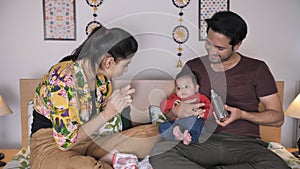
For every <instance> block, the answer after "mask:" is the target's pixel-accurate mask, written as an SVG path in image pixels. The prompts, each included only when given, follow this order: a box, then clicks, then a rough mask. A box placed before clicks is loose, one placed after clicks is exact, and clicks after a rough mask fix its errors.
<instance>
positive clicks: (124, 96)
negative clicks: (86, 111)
mask: <svg viewBox="0 0 300 169" xmlns="http://www.w3.org/2000/svg"><path fill="white" fill-rule="evenodd" d="M134 92H135V89H132V88H131V86H130V85H127V86H125V87H123V88H122V89H121V90H115V91H114V92H113V94H112V95H111V96H110V98H109V99H108V102H107V104H106V106H105V108H104V110H103V111H102V112H101V113H99V114H97V115H96V116H95V117H94V118H93V119H91V120H89V121H88V122H87V123H85V124H83V125H81V126H80V127H79V128H78V131H77V138H76V141H75V142H74V143H73V144H72V145H71V146H69V147H68V148H66V149H64V150H69V149H72V147H73V146H74V145H76V144H78V143H80V142H82V141H83V140H85V139H87V138H88V137H92V136H93V134H94V133H95V132H96V131H97V130H98V129H99V128H100V127H102V126H103V125H104V124H106V122H107V121H109V120H110V119H112V118H113V117H115V116H117V115H119V114H120V113H121V112H122V110H123V109H124V108H125V107H127V106H129V105H130V104H131V103H132V97H131V96H130V95H131V94H132V93H134Z"/></svg>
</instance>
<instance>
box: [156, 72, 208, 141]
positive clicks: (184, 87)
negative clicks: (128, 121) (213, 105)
mask: <svg viewBox="0 0 300 169" xmlns="http://www.w3.org/2000/svg"><path fill="white" fill-rule="evenodd" d="M199 87H200V86H199V85H198V84H197V80H196V78H195V76H194V75H193V74H192V73H190V72H180V73H179V74H178V75H177V76H176V78H175V93H174V94H172V95H171V96H169V97H168V99H166V100H164V101H162V102H161V104H160V109H161V111H162V112H163V113H164V114H167V113H168V112H169V111H170V110H171V109H172V108H173V107H174V106H175V105H177V104H180V103H181V101H185V100H190V99H196V100H197V101H196V103H199V102H201V103H204V104H205V105H204V109H205V112H204V114H203V115H202V117H199V116H190V117H184V118H178V117H177V118H175V119H174V120H172V121H168V122H163V123H161V124H160V126H159V133H160V134H161V136H162V138H164V139H166V140H174V141H175V140H180V141H183V143H184V144H186V145H189V144H194V143H196V142H197V141H198V139H199V137H200V133H201V130H202V128H203V126H204V121H205V119H206V118H207V116H208V113H209V111H210V101H209V99H208V98H207V97H206V96H205V95H203V94H200V93H199ZM194 111H198V109H197V110H194Z"/></svg>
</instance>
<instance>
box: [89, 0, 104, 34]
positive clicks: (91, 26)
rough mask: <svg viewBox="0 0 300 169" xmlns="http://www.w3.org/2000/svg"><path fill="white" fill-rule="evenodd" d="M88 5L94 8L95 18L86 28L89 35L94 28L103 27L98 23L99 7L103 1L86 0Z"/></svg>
mask: <svg viewBox="0 0 300 169" xmlns="http://www.w3.org/2000/svg"><path fill="white" fill-rule="evenodd" d="M86 2H87V4H88V5H89V6H90V7H92V8H93V12H94V13H93V17H94V20H93V21H91V22H89V23H88V24H87V26H86V27H85V33H86V34H87V35H89V34H90V33H91V32H92V31H93V29H94V28H96V27H98V26H101V24H100V22H98V21H97V16H98V15H97V11H98V7H99V6H100V5H101V4H102V2H103V0H86Z"/></svg>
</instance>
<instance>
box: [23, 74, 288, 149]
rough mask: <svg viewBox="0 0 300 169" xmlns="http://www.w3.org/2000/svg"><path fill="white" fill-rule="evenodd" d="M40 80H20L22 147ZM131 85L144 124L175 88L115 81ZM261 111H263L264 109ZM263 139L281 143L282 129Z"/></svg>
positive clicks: (266, 132) (265, 132) (268, 131)
mask: <svg viewBox="0 0 300 169" xmlns="http://www.w3.org/2000/svg"><path fill="white" fill-rule="evenodd" d="M38 82H39V79H20V104H21V122H22V147H23V148H25V147H27V145H28V103H29V101H30V100H32V98H33V95H34V90H35V87H36V86H37V84H38ZM128 83H130V84H131V85H132V86H133V87H134V88H135V89H136V93H135V94H134V95H133V99H134V102H133V104H132V106H131V113H132V114H133V116H132V119H131V120H132V121H135V122H138V123H143V122H147V121H145V117H148V118H147V119H149V113H148V112H149V111H148V107H149V105H159V103H160V101H161V100H162V99H164V98H166V97H167V96H169V95H170V94H171V93H172V92H173V89H172V87H171V86H174V81H173V80H134V81H126V80H117V81H114V87H115V88H119V87H121V86H124V85H125V84H128ZM276 85H277V88H278V91H279V95H280V97H281V100H283V87H284V82H283V81H277V82H276ZM260 109H263V108H262V107H261V108H260ZM261 137H262V139H263V140H264V141H266V142H269V141H273V142H278V143H280V142H281V128H275V127H266V126H261Z"/></svg>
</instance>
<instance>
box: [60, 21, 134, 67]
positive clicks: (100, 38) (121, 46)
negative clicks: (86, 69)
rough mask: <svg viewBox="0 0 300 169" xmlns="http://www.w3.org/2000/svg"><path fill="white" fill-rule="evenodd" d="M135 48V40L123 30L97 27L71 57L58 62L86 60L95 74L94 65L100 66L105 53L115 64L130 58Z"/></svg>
mask: <svg viewBox="0 0 300 169" xmlns="http://www.w3.org/2000/svg"><path fill="white" fill-rule="evenodd" d="M137 48H138V43H137V41H136V39H135V38H134V37H133V36H132V35H131V34H130V33H128V32H126V31H125V30H123V29H120V28H112V29H106V28H105V27H103V26H99V27H96V28H94V30H93V31H92V32H91V34H90V35H89V36H88V38H87V39H86V40H85V41H84V42H83V43H82V44H81V45H80V46H79V47H78V48H76V49H75V50H74V51H73V52H72V54H71V55H69V56H66V57H64V58H63V59H62V60H60V62H63V61H68V60H73V61H75V60H80V59H83V58H88V59H89V60H90V66H92V68H93V71H94V72H95V71H96V69H97V67H96V65H98V66H99V67H100V66H101V65H100V62H101V59H102V58H101V57H102V56H103V55H104V54H105V53H108V54H110V55H111V56H112V57H113V58H114V60H115V61H116V62H117V61H120V60H123V59H127V58H129V57H131V56H132V54H134V53H135V52H136V51H137ZM95 63H98V64H95Z"/></svg>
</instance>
